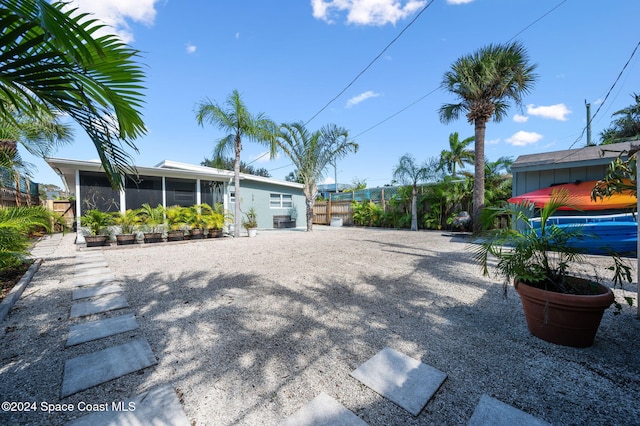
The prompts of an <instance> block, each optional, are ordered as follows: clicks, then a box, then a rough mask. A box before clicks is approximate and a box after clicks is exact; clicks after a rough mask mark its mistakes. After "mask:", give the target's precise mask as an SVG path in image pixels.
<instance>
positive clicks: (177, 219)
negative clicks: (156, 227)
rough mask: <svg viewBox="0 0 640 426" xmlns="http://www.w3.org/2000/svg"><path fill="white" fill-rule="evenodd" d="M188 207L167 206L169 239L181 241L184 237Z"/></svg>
mask: <svg viewBox="0 0 640 426" xmlns="http://www.w3.org/2000/svg"><path fill="white" fill-rule="evenodd" d="M186 212H187V209H186V208H185V207H181V206H171V207H167V210H166V211H165V215H166V218H167V226H168V227H169V229H168V230H167V240H168V241H181V240H183V239H184V227H186V224H187V214H186Z"/></svg>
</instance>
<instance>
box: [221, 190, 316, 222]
mask: <svg viewBox="0 0 640 426" xmlns="http://www.w3.org/2000/svg"><path fill="white" fill-rule="evenodd" d="M227 188H228V191H229V192H233V189H234V188H233V184H232V185H229V186H228V187H227ZM270 194H289V195H291V196H292V197H291V198H292V201H293V207H291V208H272V207H271V206H270ZM251 207H253V208H254V209H255V211H256V213H257V216H258V217H257V219H258V229H272V228H273V216H280V215H287V216H291V218H292V219H296V228H304V227H306V207H305V201H304V194H303V193H302V189H298V188H291V187H287V186H280V185H274V184H270V183H266V182H256V181H247V180H241V181H240V210H241V211H242V212H243V213H244V212H246V211H248V210H249V209H250V208H251ZM229 211H230V212H232V213H233V211H234V205H233V204H232V203H231V204H230V205H229Z"/></svg>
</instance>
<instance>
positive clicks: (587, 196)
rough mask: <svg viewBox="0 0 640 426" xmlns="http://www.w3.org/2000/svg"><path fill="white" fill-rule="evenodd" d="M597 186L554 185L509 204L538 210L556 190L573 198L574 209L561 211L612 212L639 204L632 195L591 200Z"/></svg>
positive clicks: (590, 183)
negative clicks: (526, 202) (524, 203)
mask: <svg viewBox="0 0 640 426" xmlns="http://www.w3.org/2000/svg"><path fill="white" fill-rule="evenodd" d="M595 186H596V181H595V180H592V181H588V182H577V183H565V184H562V185H554V186H550V187H548V188H542V189H538V190H536V191H531V192H527V193H526V194H521V195H518V196H516V197H511V198H509V202H510V203H513V204H518V203H522V202H523V201H529V202H532V203H534V205H535V206H536V207H537V208H541V207H543V206H544V205H545V204H546V203H548V202H549V199H550V198H551V192H552V191H553V190H554V189H560V188H565V189H567V190H568V191H569V196H570V197H571V204H572V206H573V208H572V207H561V208H560V209H559V210H575V209H578V210H612V209H627V208H632V207H634V206H636V205H637V204H638V200H637V198H636V197H635V195H633V194H632V193H630V192H629V193H622V194H614V195H612V196H611V197H605V198H604V199H602V200H601V199H598V201H593V200H592V199H591V191H593V188H594V187H595Z"/></svg>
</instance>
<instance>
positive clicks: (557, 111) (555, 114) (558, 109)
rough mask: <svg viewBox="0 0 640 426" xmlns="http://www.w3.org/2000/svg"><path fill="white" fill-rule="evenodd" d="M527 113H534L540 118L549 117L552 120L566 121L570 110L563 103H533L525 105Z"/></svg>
mask: <svg viewBox="0 0 640 426" xmlns="http://www.w3.org/2000/svg"><path fill="white" fill-rule="evenodd" d="M527 114H529V115H536V116H539V117H542V118H551V119H552V120H560V121H567V120H568V118H567V115H568V114H571V111H570V110H569V108H567V106H566V105H565V104H556V105H549V106H538V107H537V106H535V105H533V104H529V105H527Z"/></svg>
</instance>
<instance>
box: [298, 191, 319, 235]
mask: <svg viewBox="0 0 640 426" xmlns="http://www.w3.org/2000/svg"><path fill="white" fill-rule="evenodd" d="M302 192H303V193H304V199H305V204H306V205H307V212H306V213H307V232H311V231H313V206H314V205H315V204H316V196H317V195H318V194H317V192H318V191H317V189H315V188H314V187H310V186H308V185H305V187H304V189H303V191H302Z"/></svg>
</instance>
